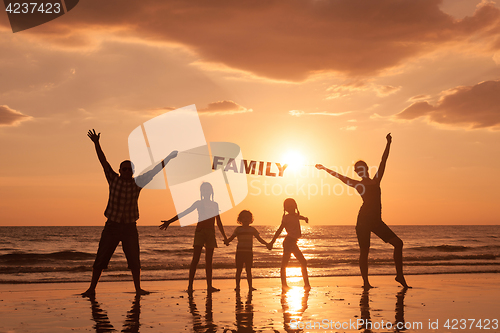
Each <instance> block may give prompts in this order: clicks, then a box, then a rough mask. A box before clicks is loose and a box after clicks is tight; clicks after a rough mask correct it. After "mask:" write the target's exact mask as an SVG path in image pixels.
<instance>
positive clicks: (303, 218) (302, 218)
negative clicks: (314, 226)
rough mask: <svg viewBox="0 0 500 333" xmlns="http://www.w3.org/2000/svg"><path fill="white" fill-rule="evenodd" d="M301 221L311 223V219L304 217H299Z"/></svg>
mask: <svg viewBox="0 0 500 333" xmlns="http://www.w3.org/2000/svg"><path fill="white" fill-rule="evenodd" d="M299 220H304V221H306V223H309V218H308V217H305V216H302V215H299Z"/></svg>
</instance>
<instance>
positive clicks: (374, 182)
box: [316, 133, 409, 289]
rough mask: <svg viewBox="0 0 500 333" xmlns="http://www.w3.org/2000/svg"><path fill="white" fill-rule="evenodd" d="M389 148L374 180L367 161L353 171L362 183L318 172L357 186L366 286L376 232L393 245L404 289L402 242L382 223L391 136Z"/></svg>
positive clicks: (361, 262)
mask: <svg viewBox="0 0 500 333" xmlns="http://www.w3.org/2000/svg"><path fill="white" fill-rule="evenodd" d="M386 139H387V145H386V147H385V150H384V154H383V155H382V161H381V162H380V166H379V168H378V171H377V174H376V175H375V177H373V178H370V175H369V173H368V165H367V164H366V162H365V161H358V162H356V164H355V165H354V171H355V172H356V173H357V174H358V176H359V177H361V181H359V180H354V179H351V178H348V177H346V176H343V175H341V174H339V173H337V172H335V171H332V170H330V169H327V168H325V167H324V166H323V165H321V164H316V168H317V169H319V170H325V171H326V172H328V173H329V174H330V175H332V176H334V177H337V178H338V179H340V180H341V181H342V182H344V183H345V184H347V185H349V186H351V187H354V188H355V189H356V191H358V193H359V194H360V195H361V197H362V198H363V205H362V206H361V208H360V209H359V214H358V221H357V224H356V235H357V236H358V243H359V250H360V254H359V269H360V271H361V276H362V277H363V282H364V284H363V287H364V288H365V289H368V288H372V286H371V285H370V283H369V282H368V252H369V251H370V235H371V233H372V232H373V233H374V234H375V235H377V236H379V237H380V238H381V239H382V240H383V241H384V242H386V243H390V244H391V245H392V246H394V264H395V266H396V281H397V282H399V283H401V285H402V286H403V287H405V288H408V287H409V286H408V285H407V284H406V280H405V277H404V275H403V241H402V240H401V239H400V238H399V237H398V236H396V234H395V233H394V232H393V231H392V230H391V229H390V228H389V227H388V226H387V225H386V224H385V223H384V222H383V221H382V203H381V191H380V181H381V180H382V177H383V175H384V171H385V165H386V162H387V158H388V157H389V149H390V146H391V142H392V137H391V133H389V134H387V136H386Z"/></svg>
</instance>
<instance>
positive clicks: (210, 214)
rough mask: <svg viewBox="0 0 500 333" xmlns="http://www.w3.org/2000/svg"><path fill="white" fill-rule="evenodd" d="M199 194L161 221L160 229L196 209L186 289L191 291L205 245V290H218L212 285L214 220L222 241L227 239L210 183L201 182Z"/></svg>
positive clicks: (215, 244) (165, 227)
mask: <svg viewBox="0 0 500 333" xmlns="http://www.w3.org/2000/svg"><path fill="white" fill-rule="evenodd" d="M200 195H201V200H197V201H196V202H195V203H193V204H192V205H191V207H189V208H188V209H186V210H185V211H183V212H181V213H179V214H178V215H176V216H174V217H173V218H171V219H170V220H168V221H162V222H163V224H161V225H160V229H162V230H165V229H167V227H168V226H169V225H170V224H171V223H172V222H174V221H177V220H178V219H179V218H182V217H183V216H186V215H187V214H189V213H191V212H192V211H194V210H195V209H196V210H197V211H198V221H199V222H198V223H197V224H196V231H195V233H194V243H193V247H194V253H193V260H192V261H191V266H190V268H189V285H188V289H187V291H188V292H193V282H194V275H195V274H196V268H197V267H198V262H199V261H200V256H201V251H202V250H203V246H205V272H206V278H207V291H208V292H209V293H210V292H214V291H219V290H220V289H217V288H214V287H213V286H212V259H213V256H214V249H215V248H216V247H217V241H216V239H215V225H214V224H215V221H217V227H218V228H219V231H220V233H221V234H222V236H223V237H224V242H226V241H227V237H226V233H225V232H224V227H223V226H222V221H221V219H220V216H219V205H218V204H217V202H215V201H214V189H213V187H212V185H211V184H210V183H207V182H204V183H203V184H201V186H200Z"/></svg>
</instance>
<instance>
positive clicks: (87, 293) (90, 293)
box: [80, 289, 95, 297]
mask: <svg viewBox="0 0 500 333" xmlns="http://www.w3.org/2000/svg"><path fill="white" fill-rule="evenodd" d="M80 295H82V297H95V289H87V290H86V291H85V292H83V293H81V294H80Z"/></svg>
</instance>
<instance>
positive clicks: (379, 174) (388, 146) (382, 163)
mask: <svg viewBox="0 0 500 333" xmlns="http://www.w3.org/2000/svg"><path fill="white" fill-rule="evenodd" d="M385 138H386V139H387V144H386V145H385V150H384V153H383V154H382V161H380V165H379V167H378V171H377V174H376V175H375V178H374V179H376V180H377V181H378V182H379V183H380V181H381V180H382V177H383V176H384V172H385V165H386V164H387V158H388V157H389V150H390V149H391V143H392V136H391V133H389V134H387V136H386V137H385Z"/></svg>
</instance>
